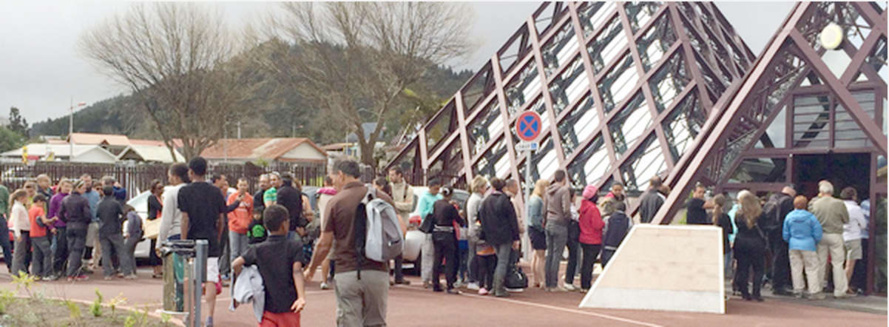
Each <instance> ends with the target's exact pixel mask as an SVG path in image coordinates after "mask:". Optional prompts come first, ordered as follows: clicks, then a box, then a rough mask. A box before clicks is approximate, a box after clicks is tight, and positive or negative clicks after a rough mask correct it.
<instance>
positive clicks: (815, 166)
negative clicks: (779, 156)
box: [793, 153, 871, 198]
mask: <svg viewBox="0 0 889 327" xmlns="http://www.w3.org/2000/svg"><path fill="white" fill-rule="evenodd" d="M870 156H871V155H870V153H828V154H818V155H795V156H793V183H794V184H795V185H796V187H797V192H798V193H799V194H803V195H805V196H806V197H809V198H811V197H813V196H816V195H818V182H819V181H821V180H828V181H830V182H831V183H832V184H833V188H834V195H839V193H840V191H841V190H842V189H843V188H845V187H847V186H852V187H854V188H855V190H856V191H858V194H859V197H862V196H864V197H867V196H868V195H869V194H870V174H871V167H870V164H871V161H870Z"/></svg>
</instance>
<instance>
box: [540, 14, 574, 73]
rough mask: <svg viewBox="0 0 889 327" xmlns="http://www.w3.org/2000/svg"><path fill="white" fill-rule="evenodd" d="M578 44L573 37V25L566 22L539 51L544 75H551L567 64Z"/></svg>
mask: <svg viewBox="0 0 889 327" xmlns="http://www.w3.org/2000/svg"><path fill="white" fill-rule="evenodd" d="M579 44H580V43H579V42H577V37H575V36H574V25H573V24H572V23H571V21H568V22H567V23H565V25H564V26H563V27H562V28H561V29H559V31H558V32H557V33H556V35H555V36H553V38H552V39H550V40H549V41H548V42H547V43H546V44H545V45H544V46H543V48H542V49H541V55H542V57H543V67H544V70H545V71H546V75H547V76H550V75H552V74H553V73H555V72H556V71H558V70H559V68H561V67H562V66H564V65H565V64H567V63H568V61H569V60H571V56H572V55H574V52H575V51H577V48H578V47H579Z"/></svg>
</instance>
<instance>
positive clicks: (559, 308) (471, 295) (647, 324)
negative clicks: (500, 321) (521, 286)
mask: <svg viewBox="0 0 889 327" xmlns="http://www.w3.org/2000/svg"><path fill="white" fill-rule="evenodd" d="M463 295H464V296H469V297H475V298H481V299H486V300H494V301H502V302H508V303H515V304H521V305H527V306H532V307H538V308H543V309H550V310H558V311H563V312H570V313H576V314H582V315H587V316H593V317H599V318H604V319H610V320H615V321H620V322H625V323H630V324H634V325H640V326H648V327H663V326H662V325H657V324H652V323H647V322H644V321H638V320H632V319H627V318H621V317H615V316H611V315H606V314H601V313H595V312H589V311H581V310H574V309H567V308H561V307H557V306H553V305H547V304H540V303H534V302H524V301H519V300H512V299H505V298H499V297H492V296H481V295H474V294H466V293H463Z"/></svg>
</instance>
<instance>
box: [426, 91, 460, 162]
mask: <svg viewBox="0 0 889 327" xmlns="http://www.w3.org/2000/svg"><path fill="white" fill-rule="evenodd" d="M448 107H449V108H447V109H445V111H444V112H442V113H441V115H440V116H439V117H438V119H437V120H435V122H434V123H433V124H432V126H429V127H427V128H426V149H427V150H428V151H429V152H430V153H432V152H434V150H435V149H436V148H438V146H439V145H441V142H442V141H444V140H445V139H446V138H448V136H450V135H451V131H453V130H454V129H456V128H457V124H456V122H457V117H456V116H454V114H455V111H456V106H455V104H454V102H453V101H451V103H450V104H449V105H448Z"/></svg>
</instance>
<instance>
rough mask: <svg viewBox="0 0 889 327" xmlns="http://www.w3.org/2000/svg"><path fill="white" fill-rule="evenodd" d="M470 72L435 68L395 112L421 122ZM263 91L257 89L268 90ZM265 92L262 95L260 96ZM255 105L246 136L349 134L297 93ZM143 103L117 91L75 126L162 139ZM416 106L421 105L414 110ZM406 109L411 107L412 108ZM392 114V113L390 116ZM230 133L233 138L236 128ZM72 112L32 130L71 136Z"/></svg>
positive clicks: (395, 126) (397, 127) (333, 137)
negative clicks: (69, 116) (322, 119)
mask: <svg viewBox="0 0 889 327" xmlns="http://www.w3.org/2000/svg"><path fill="white" fill-rule="evenodd" d="M470 77H472V72H471V71H460V72H457V71H454V70H452V69H450V68H448V67H431V68H430V70H429V71H428V73H427V74H426V78H425V79H424V80H422V81H421V82H420V83H418V85H414V86H413V87H411V88H410V90H411V92H410V93H411V95H415V96H419V97H420V98H422V99H419V100H418V99H405V100H404V103H403V104H402V105H401V106H399V107H400V108H399V109H398V110H397V111H402V112H393V113H392V114H394V115H392V116H393V117H413V118H412V119H414V120H416V121H423V120H425V118H427V117H429V116H431V115H432V114H434V113H435V111H436V110H437V109H438V108H437V107H438V106H440V104H441V103H443V101H447V100H448V99H449V98H450V97H451V96H452V95H453V94H454V93H456V92H457V90H458V89H459V88H460V87H461V86H463V84H464V83H466V81H467V80H468V79H469V78H470ZM275 83H276V82H274V81H273V82H271V83H266V84H265V86H264V88H275V87H278V86H279V85H276V84H275ZM264 93H265V92H259V93H258V94H264ZM258 96H262V95H258ZM250 103H252V104H255V105H254V107H253V108H245V110H249V111H250V112H251V114H250V115H248V116H249V117H254V118H249V119H246V121H241V130H242V137H290V136H298V137H309V138H312V139H313V140H315V141H316V142H318V143H333V142H341V141H342V140H343V139H344V137H345V135H346V134H347V133H344V132H342V131H343V130H344V129H346V128H347V126H345V125H344V126H342V127H343V128H330V127H331V124H330V122H326V121H321V119H320V118H319V117H318V116H319V115H316V114H314V113H315V112H316V111H317V110H318V109H316V108H317V106H315V105H313V104H312V103H307V101H306V100H304V99H302V98H301V97H300V96H299V95H298V94H296V93H293V94H290V95H287V96H286V97H285V98H284V99H282V98H280V97H274V98H268V99H252V100H251V101H250ZM140 105H141V104H140V103H139V102H138V101H136V99H135V98H134V97H133V96H131V95H128V94H121V95H117V96H114V97H111V98H108V99H105V100H102V101H99V102H96V103H93V104H90V105H89V106H88V107H86V108H84V109H82V110H79V111H77V112H76V113H75V115H74V130H75V131H76V132H87V133H108V134H125V135H127V136H130V137H132V138H145V139H160V138H161V136H160V134H159V133H158V132H157V128H156V127H155V126H154V123H153V122H152V121H151V120H150V119H149V117H148V115H147V114H146V113H145V111H144V110H143V109H142V108H140V107H139V106H140ZM418 107H423V108H420V109H421V110H419V111H418V110H416V109H417V108H418ZM408 111H410V112H409V113H408ZM387 116H388V115H387ZM408 123H412V122H407V121H404V120H403V119H402V121H398V120H387V126H386V127H387V128H386V132H385V133H384V135H383V140H384V141H388V140H389V139H390V138H392V137H395V136H397V135H398V133H399V132H400V131H401V129H402V128H403V126H406V124H408ZM230 131H231V132H230V133H229V135H230V136H231V137H234V135H235V134H234V133H235V129H234V127H232V129H230ZM67 134H68V116H67V115H66V116H63V117H58V118H55V119H47V120H45V121H42V122H37V123H34V124H33V126H32V129H31V135H32V136H37V135H60V136H61V135H67Z"/></svg>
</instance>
